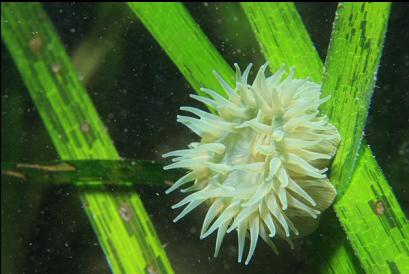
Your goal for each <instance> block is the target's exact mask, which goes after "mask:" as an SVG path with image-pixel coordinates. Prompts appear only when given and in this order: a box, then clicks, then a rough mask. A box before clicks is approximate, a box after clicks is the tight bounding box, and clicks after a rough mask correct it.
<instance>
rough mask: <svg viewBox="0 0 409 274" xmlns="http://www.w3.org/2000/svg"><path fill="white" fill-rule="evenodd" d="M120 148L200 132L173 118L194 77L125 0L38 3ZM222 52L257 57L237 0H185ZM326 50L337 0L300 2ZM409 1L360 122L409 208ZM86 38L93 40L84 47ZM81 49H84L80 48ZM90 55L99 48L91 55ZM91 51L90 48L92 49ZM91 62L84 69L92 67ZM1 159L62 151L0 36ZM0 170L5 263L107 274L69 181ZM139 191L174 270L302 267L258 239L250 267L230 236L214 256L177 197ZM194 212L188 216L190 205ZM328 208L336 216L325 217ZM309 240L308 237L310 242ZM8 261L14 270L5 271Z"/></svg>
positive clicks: (399, 10) (150, 151)
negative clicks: (50, 183)
mask: <svg viewBox="0 0 409 274" xmlns="http://www.w3.org/2000/svg"><path fill="white" fill-rule="evenodd" d="M44 7H45V9H46V11H47V13H48V15H49V16H50V18H51V19H52V21H53V23H54V24H55V26H56V28H57V30H58V33H59V35H60V36H61V39H62V41H63V42H64V45H65V46H66V49H67V51H68V52H69V53H70V55H71V56H72V57H73V58H74V59H73V60H74V63H75V64H76V66H77V67H78V71H80V72H82V73H83V75H84V83H85V85H86V87H87V90H88V91H89V92H90V96H91V98H92V100H93V102H94V104H95V106H96V108H97V110H98V112H99V114H100V116H101V117H102V119H103V122H104V124H105V125H106V127H107V128H108V130H109V133H110V135H111V137H112V139H113V140H114V142H115V145H116V147H117V149H118V151H119V152H120V154H121V156H123V157H125V158H140V159H153V160H159V159H160V155H161V154H162V153H163V152H165V151H169V150H172V149H174V148H176V147H182V146H184V145H185V144H186V143H188V142H189V141H190V140H193V139H194V138H195V136H194V135H193V134H191V133H190V132H189V131H188V130H187V129H186V128H184V127H183V126H181V125H178V124H176V115H177V113H178V108H179V107H180V106H181V105H192V104H195V103H194V102H193V101H192V100H191V99H190V98H189V97H188V94H189V93H191V92H192V89H191V87H190V86H189V84H188V83H187V82H186V80H185V79H184V78H183V76H182V75H181V74H180V73H179V71H178V70H177V68H176V67H175V66H174V65H173V63H172V62H171V61H170V59H169V58H168V57H167V56H166V54H165V53H164V52H163V50H162V49H161V48H160V47H159V45H158V44H157V43H156V42H155V41H154V39H153V38H152V37H151V35H150V34H149V33H148V32H147V31H146V30H145V28H144V27H143V26H142V25H141V24H140V23H139V22H138V21H137V19H136V17H135V16H134V15H133V14H132V13H131V12H130V11H129V10H128V8H127V7H126V6H125V5H123V4H99V5H95V4H77V3H75V4H49V3H47V4H44ZM187 7H188V9H189V11H190V12H191V13H192V15H193V17H194V18H195V20H196V21H197V22H198V23H199V24H200V26H201V27H202V29H203V30H204V31H205V33H206V34H207V35H208V36H209V38H210V40H211V41H212V42H213V44H214V45H215V46H216V47H217V48H218V49H219V50H220V51H221V52H222V54H223V56H224V57H225V58H226V60H227V61H228V62H229V63H230V64H233V63H234V62H237V63H239V64H240V65H241V66H245V65H247V63H248V62H250V61H251V62H253V63H254V64H255V66H256V67H258V66H259V65H261V64H262V63H264V59H263V57H262V54H261V53H260V49H259V48H258V46H257V43H256V41H255V40H254V37H253V34H252V33H251V29H250V26H249V25H248V23H247V21H246V19H245V17H244V14H243V13H242V11H241V10H240V8H239V6H238V4H211V3H209V4H203V3H196V4H187ZM297 8H298V10H299V12H300V13H301V16H302V18H303V20H304V22H305V24H306V26H307V29H308V31H309V32H310V34H311V36H312V40H313V41H314V43H315V45H316V47H317V49H318V51H319V53H320V55H321V57H322V58H324V57H325V55H326V49H327V47H328V43H329V37H330V32H331V28H332V22H333V19H334V13H335V9H336V5H335V4H309V3H305V4H299V5H297ZM407 14H409V7H408V5H407V4H394V5H393V6H392V12H391V17H390V22H389V29H388V33H387V37H386V41H385V48H384V53H383V56H382V59H381V65H380V69H379V72H378V80H377V83H376V89H375V93H374V97H373V100H372V104H371V109H370V112H369V117H368V121H367V126H366V131H365V135H366V139H367V141H368V143H369V144H370V145H371V147H372V149H373V151H374V154H375V156H376V158H377V160H378V162H379V164H380V166H381V167H382V168H383V171H384V173H385V176H386V177H387V179H388V181H389V182H390V184H391V185H392V187H393V189H394V192H395V194H396V196H397V198H398V200H399V202H400V204H401V205H402V207H403V209H404V211H405V212H406V214H407V215H408V211H409V202H408V201H409V199H408V198H407V197H408V195H409V193H408V190H407V188H408V187H407V184H408V178H409V177H408V176H409V175H408V170H409V126H408V123H409V121H408V117H409V92H408V90H409V89H408V87H409V50H408V48H409V28H408V26H409V17H408V16H407ZM86 43H90V44H91V45H93V46H92V47H90V48H87V47H86ZM80 50H83V51H84V52H85V54H80V53H81V51H80ZM91 53H94V54H96V55H91ZM90 56H92V57H90ZM88 67H91V68H90V69H88ZM1 79H2V81H1V103H2V105H1V113H2V115H1V119H2V120H1V124H2V126H1V140H2V141H1V158H2V161H14V162H17V161H19V162H39V161H50V160H54V159H57V158H58V157H57V153H56V152H55V150H54V148H53V145H52V144H51V141H50V138H49V137H48V135H47V132H46V130H45V128H44V126H43V124H42V122H41V120H40V118H39V115H38V113H37V111H36V109H35V107H34V105H33V103H32V101H31V99H30V97H29V95H28V92H27V90H26V88H25V86H24V83H23V82H22V80H21V78H20V76H19V73H18V71H17V69H16V67H15V65H14V63H13V60H12V59H11V57H10V55H9V53H8V51H7V49H6V47H5V45H4V43H3V42H2V48H1ZM10 180H11V179H9V178H4V177H3V176H2V184H1V190H2V191H1V192H2V194H1V195H2V196H1V223H2V224H1V227H2V228H1V250H2V263H1V265H2V272H3V271H6V272H4V273H61V274H62V273H110V270H109V267H108V265H107V263H106V261H105V259H104V255H103V253H102V251H101V249H100V247H99V246H98V243H97V239H96V238H95V235H94V234H93V231H92V229H91V226H90V224H89V222H88V220H87V218H86V216H85V215H84V212H83V210H82V208H81V203H80V201H79V199H78V197H77V195H76V191H75V190H74V189H73V188H71V187H45V186H36V185H30V184H28V185H22V184H19V183H16V182H12V181H10ZM138 190H139V193H140V196H141V198H142V200H143V202H144V205H145V206H146V208H147V211H148V212H149V213H150V214H151V215H150V217H151V218H152V221H153V223H154V225H155V228H156V230H157V232H158V234H159V236H160V239H161V241H162V242H163V243H164V244H165V245H166V251H167V254H168V255H169V258H170V260H171V262H172V264H173V265H174V267H175V269H177V270H182V271H179V272H180V273H193V271H194V272H195V273H197V274H199V273H222V272H226V273H272V272H273V269H272V265H274V266H275V267H276V268H275V269H274V273H305V271H307V269H309V268H308V267H307V266H308V258H306V257H305V256H306V254H305V253H303V252H302V251H297V252H292V251H290V250H288V248H286V247H285V245H282V246H280V250H281V255H280V256H277V257H274V255H272V254H273V253H272V252H271V251H270V249H269V248H268V247H267V246H266V245H264V244H259V246H258V248H257V252H256V256H255V257H254V258H253V261H252V264H251V266H250V267H245V266H244V265H240V264H237V263H236V249H235V247H236V237H235V236H233V235H229V237H227V238H226V241H225V243H224V244H223V248H222V252H221V254H220V255H219V258H218V259H216V260H215V259H213V256H212V255H213V245H214V240H213V239H212V240H207V241H206V240H205V241H200V240H199V239H198V234H199V231H200V226H201V218H202V217H201V216H199V214H197V215H195V216H196V217H190V218H187V219H185V220H184V221H182V222H179V223H178V224H173V223H172V219H173V217H174V216H175V215H174V212H172V211H171V209H170V206H171V205H172V204H173V203H175V202H176V201H177V200H179V199H180V197H181V196H178V195H171V196H165V195H164V193H163V189H160V188H158V189H151V188H147V187H141V188H139V189H138ZM192 216H193V215H192ZM327 218H329V219H331V216H328V217H327ZM306 242H307V243H306V245H307V246H308V244H309V242H308V240H306ZM9 271H11V272H9Z"/></svg>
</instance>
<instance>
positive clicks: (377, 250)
mask: <svg viewBox="0 0 409 274" xmlns="http://www.w3.org/2000/svg"><path fill="white" fill-rule="evenodd" d="M364 144H365V143H364ZM334 207H335V211H336V213H337V216H338V218H339V221H340V222H341V224H342V226H343V227H344V229H345V231H346V232H347V234H348V238H349V240H350V242H351V244H352V246H353V247H354V250H355V252H356V254H357V255H358V257H359V259H360V261H361V264H362V266H363V268H364V269H365V270H366V271H367V273H409V223H408V220H407V219H406V217H405V214H404V213H403V211H402V209H401V208H400V206H399V203H398V201H397V200H396V197H395V195H394V194H393V192H392V190H391V188H390V186H389V185H388V182H387V181H386V179H385V177H384V176H383V174H382V172H381V168H380V167H379V166H378V164H377V162H376V160H375V158H374V157H373V155H372V152H371V150H370V148H369V146H367V145H365V146H362V148H361V153H360V155H359V158H358V162H357V168H356V170H355V171H354V174H353V176H352V180H351V183H350V184H349V186H348V188H347V190H346V192H345V194H344V195H343V196H342V197H341V198H340V199H339V200H338V201H337V202H336V203H335V205H334Z"/></svg>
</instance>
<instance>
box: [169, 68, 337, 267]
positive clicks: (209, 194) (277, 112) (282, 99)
mask: <svg viewBox="0 0 409 274" xmlns="http://www.w3.org/2000/svg"><path fill="white" fill-rule="evenodd" d="M235 67H236V87H235V88H232V87H230V86H229V85H228V84H227V83H226V82H225V81H224V80H223V79H222V78H221V77H220V76H219V75H218V74H217V73H216V77H217V78H218V79H219V82H220V84H221V86H222V87H223V89H224V90H225V92H226V94H227V97H223V96H221V95H219V94H218V93H216V92H215V91H212V90H209V89H205V88H203V89H202V91H203V92H204V93H205V94H207V95H208V97H203V96H198V95H191V97H192V98H193V99H196V100H197V101H199V102H202V103H204V104H205V105H206V106H208V107H210V108H212V109H214V110H216V114H212V113H209V112H206V111H203V110H200V109H197V108H193V107H181V110H182V111H186V112H190V113H191V114H193V115H194V116H196V117H190V116H183V115H178V117H177V120H178V122H180V123H182V124H184V125H186V126H187V127H188V128H190V129H191V130H192V131H193V132H195V133H196V134H197V135H198V136H199V137H200V138H201V140H200V142H195V143H191V144H190V145H189V146H188V149H182V150H176V151H172V152H169V153H167V154H164V155H163V157H174V158H173V160H172V162H173V163H172V164H170V165H168V166H166V167H165V169H172V168H183V169H187V170H188V173H187V174H186V175H184V176H183V177H181V178H180V179H179V180H178V181H176V182H175V184H173V186H171V187H170V188H169V189H168V190H167V191H166V193H170V192H172V191H174V190H175V189H178V188H182V187H184V186H185V185H187V184H189V187H186V188H182V192H189V193H190V194H189V195H188V196H186V197H185V198H184V199H183V200H182V201H180V202H179V203H177V204H175V205H174V206H173V207H172V208H179V207H182V206H184V209H183V210H182V211H181V213H180V214H179V215H178V216H177V217H176V218H175V220H174V221H175V222H176V221H178V220H179V219H181V218H183V217H184V216H185V215H186V214H188V213H189V212H191V211H192V210H193V209H195V208H196V207H198V206H199V205H201V204H202V203H207V204H209V209H208V211H207V214H206V216H205V219H204V222H203V226H202V230H201V234H200V238H205V237H207V236H209V235H210V234H212V233H213V232H215V231H216V230H217V238H216V247H215V253H214V255H215V257H216V256H217V254H218V252H219V250H220V246H221V243H222V241H223V238H224V236H225V234H226V233H229V232H231V231H233V230H236V231H237V235H238V261H239V262H241V260H242V257H243V252H244V245H245V238H246V237H248V238H249V239H250V247H249V252H248V255H247V258H246V261H245V264H248V263H249V261H250V259H251V258H252V256H253V253H254V251H255V248H256V244H257V240H258V238H259V237H261V238H262V239H263V240H264V241H265V242H266V243H267V244H268V245H269V246H271V247H272V248H273V250H274V251H276V252H277V249H276V247H275V245H274V243H273V242H272V240H271V239H272V238H274V237H277V238H282V239H285V240H286V241H288V242H289V244H290V245H292V241H291V239H292V238H293V237H296V236H303V235H306V234H308V233H310V232H311V231H312V227H314V224H315V223H316V221H317V218H318V216H319V214H320V213H321V212H322V211H323V210H325V209H326V208H328V207H329V206H330V205H331V204H332V202H333V200H334V198H335V195H336V191H335V189H334V187H333V186H332V184H331V183H330V182H329V180H328V178H327V175H326V172H327V168H326V167H327V166H328V164H329V160H330V159H331V158H332V157H333V156H334V155H335V152H336V148H337V146H338V144H339V142H340V136H339V134H338V131H337V129H336V128H335V127H334V126H333V125H331V124H330V123H329V122H328V119H327V118H326V117H325V116H324V115H320V113H319V110H318V108H319V106H320V105H321V104H322V103H323V102H325V101H326V100H328V98H322V99H321V98H320V94H321V92H320V89H321V86H320V85H318V84H316V83H314V82H311V81H309V80H308V79H295V78H294V76H293V75H294V73H293V69H291V70H290V73H289V75H288V76H287V77H286V78H283V76H284V74H285V70H284V68H283V67H282V68H281V69H279V70H278V71H277V72H276V73H274V74H272V75H271V76H269V77H267V78H266V77H265V70H266V67H267V64H266V65H263V66H261V68H260V69H259V71H258V73H257V75H256V78H255V80H254V82H253V84H252V85H249V84H248V83H247V80H248V75H249V72H250V69H251V64H250V65H249V66H247V68H246V69H245V71H244V72H243V74H242V73H241V71H240V68H239V67H238V66H237V64H235ZM192 182H193V183H192Z"/></svg>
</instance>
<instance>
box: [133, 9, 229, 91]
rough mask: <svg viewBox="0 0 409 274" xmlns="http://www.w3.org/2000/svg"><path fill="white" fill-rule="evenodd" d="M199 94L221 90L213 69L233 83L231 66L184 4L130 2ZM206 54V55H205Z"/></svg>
mask: <svg viewBox="0 0 409 274" xmlns="http://www.w3.org/2000/svg"><path fill="white" fill-rule="evenodd" d="M128 4H129V7H130V8H131V9H132V10H133V12H134V13H135V14H136V15H137V16H138V18H139V19H140V20H141V21H142V23H143V24H144V25H145V26H146V28H147V29H148V30H149V32H150V33H151V34H152V35H153V37H155V39H156V40H157V41H158V43H159V44H160V45H161V47H162V48H163V49H164V50H165V52H166V53H167V54H168V55H169V57H170V58H171V59H172V61H173V62H174V63H175V64H176V66H177V67H178V69H179V70H180V71H181V72H182V74H183V76H184V77H185V78H186V80H187V81H189V83H190V84H191V85H192V87H193V88H194V89H195V91H196V92H197V93H199V94H200V95H204V93H203V92H201V91H200V88H202V87H206V88H210V89H213V90H215V91H218V92H222V90H223V89H221V88H220V84H219V82H218V81H217V79H216V78H215V77H213V76H212V72H213V71H214V70H217V73H218V74H220V75H221V76H222V77H223V78H224V79H226V80H227V81H228V82H229V84H233V80H234V73H233V70H232V69H231V67H230V66H229V65H228V64H227V63H226V61H225V60H224V59H223V58H222V56H221V55H220V54H219V52H218V51H217V50H216V49H215V48H214V47H213V45H212V44H211V43H210V41H209V40H208V39H207V37H206V36H205V35H202V32H201V30H200V27H199V26H198V25H197V24H196V23H195V22H194V20H193V18H192V17H191V16H190V14H189V13H188V12H187V10H186V8H185V7H184V6H183V4H181V3H162V2H161V3H159V2H158V3H148V2H145V3H128ZM203 56H206V58H203Z"/></svg>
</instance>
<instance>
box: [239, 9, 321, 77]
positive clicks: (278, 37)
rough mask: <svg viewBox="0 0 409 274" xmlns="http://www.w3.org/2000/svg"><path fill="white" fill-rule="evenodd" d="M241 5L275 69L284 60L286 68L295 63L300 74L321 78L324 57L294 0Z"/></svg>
mask: <svg viewBox="0 0 409 274" xmlns="http://www.w3.org/2000/svg"><path fill="white" fill-rule="evenodd" d="M241 6H242V8H243V9H244V11H245V13H246V15H247V18H248V20H249V22H250V25H251V26H252V29H253V32H254V34H255V36H256V38H257V40H258V42H259V44H260V47H261V49H262V51H263V53H264V56H265V57H266V59H267V61H268V63H269V66H270V70H271V71H272V72H276V71H277V70H278V69H279V68H280V67H281V66H282V64H284V65H285V66H286V68H287V69H289V68H290V67H293V66H294V67H295V71H294V73H295V75H296V76H297V77H299V78H306V77H310V79H311V80H312V81H315V82H318V83H319V82H321V79H322V72H323V69H322V67H323V66H322V61H321V59H320V57H319V55H318V52H317V51H316V50H315V48H314V45H313V43H312V41H311V39H310V36H309V35H308V32H307V30H306V29H305V26H304V24H303V23H302V20H301V17H300V15H299V14H298V12H297V10H296V8H295V6H294V4H293V3H283V2H282V3H279V2H277V3H254V2H243V3H241ZM311 49H314V50H311ZM301 64H302V65H301Z"/></svg>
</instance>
